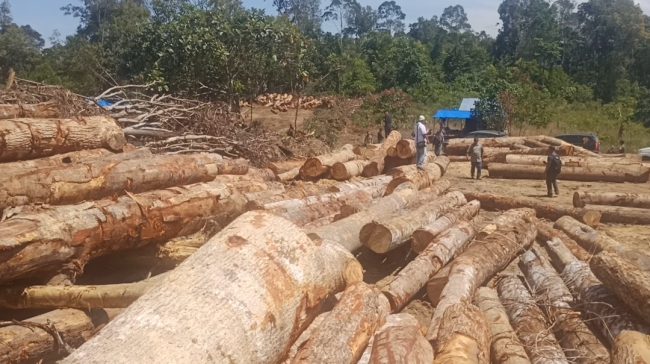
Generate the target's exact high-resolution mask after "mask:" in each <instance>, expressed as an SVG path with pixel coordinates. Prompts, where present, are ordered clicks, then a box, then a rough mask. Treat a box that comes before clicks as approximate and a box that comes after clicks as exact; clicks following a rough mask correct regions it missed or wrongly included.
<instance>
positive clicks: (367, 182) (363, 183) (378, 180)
mask: <svg viewBox="0 0 650 364" xmlns="http://www.w3.org/2000/svg"><path fill="white" fill-rule="evenodd" d="M391 180H392V178H391V177H390V176H383V175H382V176H375V177H372V178H364V179H360V180H356V181H348V182H342V183H337V184H335V185H334V186H332V187H330V188H329V191H330V192H343V191H348V190H358V189H363V190H364V191H366V192H368V193H370V194H372V197H373V198H378V197H382V196H383V195H384V192H385V191H386V186H387V185H388V183H389V182H390V181H391Z"/></svg>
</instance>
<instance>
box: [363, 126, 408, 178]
mask: <svg viewBox="0 0 650 364" xmlns="http://www.w3.org/2000/svg"><path fill="white" fill-rule="evenodd" d="M401 139H402V134H400V132H399V131H397V130H393V131H392V132H391V133H390V134H389V135H387V136H386V139H384V142H383V143H382V144H381V147H380V148H379V149H377V151H376V152H375V155H374V156H373V158H372V159H371V160H370V163H369V164H368V165H367V166H365V167H364V168H363V173H361V175H362V176H364V177H374V176H377V175H379V174H381V173H383V172H384V158H386V156H387V155H388V150H389V149H390V148H395V146H396V145H397V142H399V141H400V140H401Z"/></svg>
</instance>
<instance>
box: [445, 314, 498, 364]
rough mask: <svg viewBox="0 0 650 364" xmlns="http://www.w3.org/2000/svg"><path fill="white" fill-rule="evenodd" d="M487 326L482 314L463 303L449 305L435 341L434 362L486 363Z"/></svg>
mask: <svg viewBox="0 0 650 364" xmlns="http://www.w3.org/2000/svg"><path fill="white" fill-rule="evenodd" d="M490 336H491V334H490V327H489V326H488V323H487V321H486V319H485V316H483V313H482V312H481V311H480V310H479V309H478V308H477V307H476V306H474V305H471V304H468V303H466V302H462V303H457V304H454V305H452V306H449V307H448V308H447V309H446V310H445V314H444V315H443V317H442V321H441V322H440V329H439V331H438V338H437V340H436V341H435V349H436V358H435V360H434V361H433V363H434V364H489V363H490Z"/></svg>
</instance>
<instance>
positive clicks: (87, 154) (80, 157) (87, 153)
mask: <svg viewBox="0 0 650 364" xmlns="http://www.w3.org/2000/svg"><path fill="white" fill-rule="evenodd" d="M135 153H138V154H139V155H140V156H146V155H151V151H149V150H148V149H146V148H140V149H137V151H133V152H130V153H129V154H131V156H133V155H135ZM111 155H113V152H111V151H109V150H108V149H89V150H79V151H76V152H70V153H63V154H57V155H53V156H51V157H43V158H39V159H31V160H27V161H18V162H9V163H3V164H2V176H0V178H2V180H4V181H7V180H10V179H11V178H14V177H15V176H16V175H17V174H19V173H25V172H28V171H34V170H37V169H45V168H55V167H63V166H69V165H72V164H76V163H80V162H89V161H91V160H94V159H98V158H103V157H108V156H111Z"/></svg>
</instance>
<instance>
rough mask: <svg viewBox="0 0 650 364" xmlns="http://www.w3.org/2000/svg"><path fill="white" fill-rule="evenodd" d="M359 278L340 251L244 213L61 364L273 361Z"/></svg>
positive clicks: (263, 216)
mask: <svg viewBox="0 0 650 364" xmlns="http://www.w3.org/2000/svg"><path fill="white" fill-rule="evenodd" d="M298 252H299V255H296V254H297V253H298ZM262 256H263V257H264V259H260V257H262ZM199 268H200V269H199ZM361 278H362V270H361V266H360V264H359V263H358V262H357V261H356V259H354V257H352V255H351V254H349V253H348V252H346V251H344V250H343V249H341V248H340V247H338V246H337V245H336V244H330V243H327V242H320V243H315V242H313V241H312V240H311V239H309V238H308V237H307V236H306V235H305V234H304V233H303V232H302V231H301V230H300V229H299V228H298V227H296V226H295V225H293V224H291V223H289V222H288V221H286V220H284V219H282V218H279V217H276V216H273V215H270V214H268V213H265V212H260V211H254V212H248V213H246V214H244V215H242V216H241V217H239V218H238V219H237V220H236V221H234V222H233V223H231V224H230V225H229V226H227V227H226V228H225V229H223V230H222V231H221V232H219V233H218V234H217V235H216V236H215V237H214V238H212V239H211V240H210V241H209V242H208V243H207V244H206V245H204V246H203V247H202V248H201V250H200V251H199V252H197V253H196V254H194V255H192V256H191V257H190V258H188V259H187V260H186V261H185V262H183V263H182V264H181V265H180V266H179V267H178V268H176V269H175V270H174V271H173V272H171V273H170V275H169V276H168V277H167V278H165V280H164V281H163V282H161V283H160V284H159V285H156V287H154V288H153V289H152V290H150V291H149V292H147V293H146V294H145V295H144V296H142V297H141V298H140V299H139V300H137V301H136V302H135V303H133V305H131V306H130V307H129V309H128V310H127V311H126V312H124V313H123V314H122V315H120V317H118V318H117V319H116V320H115V321H113V322H112V323H111V324H109V325H108V326H107V327H105V328H104V329H103V330H102V331H101V332H100V333H99V334H98V335H97V336H96V337H94V338H93V339H92V340H91V341H89V342H87V343H86V344H85V345H83V346H81V347H80V348H79V349H77V351H75V352H74V353H73V354H72V355H71V356H69V357H68V358H66V359H65V360H64V361H63V363H99V362H105V361H106V360H107V358H110V361H111V362H113V363H133V362H143V361H146V362H175V363H181V362H183V363H189V362H195V363H202V362H208V361H213V362H227V361H232V362H239V363H270V362H277V361H279V360H281V359H282V358H283V357H284V356H285V355H286V351H287V350H288V349H289V346H290V345H291V342H292V341H293V340H294V339H295V338H296V337H298V335H299V333H300V331H302V329H304V328H305V327H306V326H307V325H308V323H309V322H310V321H311V320H312V319H313V317H314V316H315V313H316V312H317V310H318V307H319V305H320V303H321V302H322V300H323V299H325V298H326V297H327V296H329V295H331V294H333V293H334V292H336V291H338V290H340V289H342V288H343V287H345V285H346V284H349V283H355V282H358V281H360V280H361ZM170 297H174V299H173V300H170V299H169V298H170ZM225 317H227V318H228V319H227V320H225V319H224V318H225ZM181 332H182V333H183V334H182V335H179V333H181Z"/></svg>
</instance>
